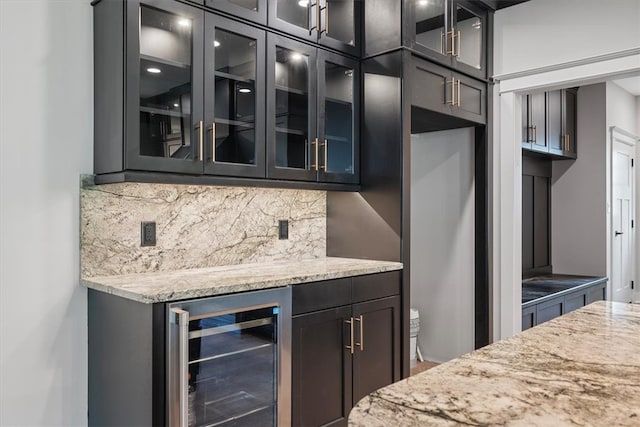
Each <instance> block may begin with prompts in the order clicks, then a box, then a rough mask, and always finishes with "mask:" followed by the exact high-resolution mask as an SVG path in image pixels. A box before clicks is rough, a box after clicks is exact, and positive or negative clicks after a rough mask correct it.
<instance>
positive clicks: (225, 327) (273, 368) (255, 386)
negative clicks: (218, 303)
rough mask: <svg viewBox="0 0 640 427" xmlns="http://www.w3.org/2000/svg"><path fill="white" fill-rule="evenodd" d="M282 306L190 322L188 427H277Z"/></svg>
mask: <svg viewBox="0 0 640 427" xmlns="http://www.w3.org/2000/svg"><path fill="white" fill-rule="evenodd" d="M277 323H278V308H277V307H267V308H260V309H256V310H250V311H244V312H236V313H232V314H223V315H213V316H210V317H205V318H201V319H198V320H191V321H190V322H189V368H188V372H189V375H188V378H189V395H188V408H187V409H188V411H187V412H188V425H189V427H196V426H217V425H233V426H252V427H253V426H275V425H277V396H278V394H277V387H278V382H277V372H278V365H277V361H278V354H277V351H278V350H277V338H276V336H277Z"/></svg>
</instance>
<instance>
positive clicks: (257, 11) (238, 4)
mask: <svg viewBox="0 0 640 427" xmlns="http://www.w3.org/2000/svg"><path fill="white" fill-rule="evenodd" d="M205 1H206V5H207V6H208V7H211V8H213V9H217V10H222V11H223V12H227V13H230V14H232V15H235V16H239V17H241V18H244V19H248V20H250V21H253V22H258V23H260V24H266V23H267V0H205Z"/></svg>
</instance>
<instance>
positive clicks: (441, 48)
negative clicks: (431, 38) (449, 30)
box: [440, 31, 446, 55]
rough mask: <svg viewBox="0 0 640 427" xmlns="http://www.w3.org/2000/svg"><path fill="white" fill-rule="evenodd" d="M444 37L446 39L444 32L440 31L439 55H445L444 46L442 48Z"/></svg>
mask: <svg viewBox="0 0 640 427" xmlns="http://www.w3.org/2000/svg"><path fill="white" fill-rule="evenodd" d="M445 37H446V35H445V33H444V31H441V32H440V53H441V54H443V55H444V54H445V46H444V45H445Z"/></svg>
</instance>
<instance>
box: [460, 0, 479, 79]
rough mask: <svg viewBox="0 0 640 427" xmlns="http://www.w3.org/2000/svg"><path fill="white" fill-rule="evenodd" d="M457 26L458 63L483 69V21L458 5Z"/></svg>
mask: <svg viewBox="0 0 640 427" xmlns="http://www.w3.org/2000/svg"><path fill="white" fill-rule="evenodd" d="M456 17H457V26H456V28H455V30H456V32H458V31H459V34H458V37H457V38H456V43H457V44H458V46H457V47H456V53H457V55H458V62H462V63H465V64H467V65H470V66H471V67H473V68H477V69H480V68H481V67H482V46H483V43H484V41H483V34H484V29H483V28H482V19H481V18H480V17H479V16H478V15H476V14H475V13H473V12H472V11H470V10H468V9H465V8H464V7H462V6H460V5H458V6H457V7H456Z"/></svg>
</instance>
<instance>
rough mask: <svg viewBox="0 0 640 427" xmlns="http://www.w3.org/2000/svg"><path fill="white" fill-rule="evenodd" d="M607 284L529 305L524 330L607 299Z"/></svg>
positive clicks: (523, 318)
mask: <svg viewBox="0 0 640 427" xmlns="http://www.w3.org/2000/svg"><path fill="white" fill-rule="evenodd" d="M606 290H607V282H606V281H604V282H600V283H596V284H594V285H592V286H588V287H580V289H577V290H575V291H572V292H570V293H567V294H564V295H561V296H558V297H555V298H551V299H547V300H546V301H544V302H541V303H538V304H531V303H529V304H527V305H526V306H525V307H523V308H522V330H523V331H524V330H527V329H529V328H531V327H534V326H536V325H539V324H541V323H544V322H546V321H547V320H551V319H553V318H556V317H558V316H562V315H563V314H567V313H569V312H572V311H573V310H577V309H579V308H580V307H584V306H585V305H588V304H591V303H592V302H595V301H603V300H605V299H607V298H606Z"/></svg>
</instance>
